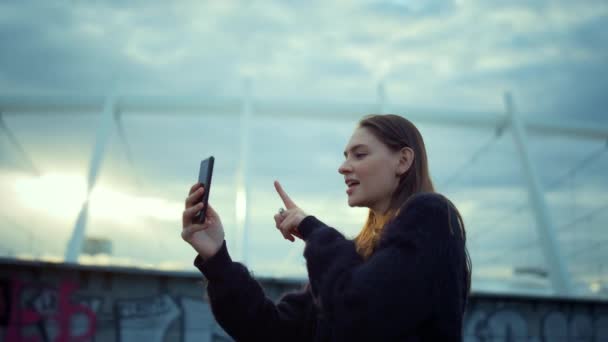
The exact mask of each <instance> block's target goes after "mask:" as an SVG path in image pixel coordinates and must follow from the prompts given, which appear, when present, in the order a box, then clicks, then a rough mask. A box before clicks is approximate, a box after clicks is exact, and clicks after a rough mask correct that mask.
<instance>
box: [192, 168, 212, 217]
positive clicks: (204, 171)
mask: <svg viewBox="0 0 608 342" xmlns="http://www.w3.org/2000/svg"><path fill="white" fill-rule="evenodd" d="M214 161H215V158H213V156H211V157H209V158H207V159H204V160H203V161H201V168H200V170H199V171H198V182H199V183H201V184H202V185H203V187H204V188H205V194H204V195H203V198H202V199H201V202H203V203H205V206H204V207H203V209H202V210H201V211H199V212H198V213H196V215H195V216H194V219H195V220H196V221H197V222H198V223H205V216H206V214H207V204H208V202H209V192H210V191H211V175H212V174H213V162H214Z"/></svg>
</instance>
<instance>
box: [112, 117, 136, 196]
mask: <svg viewBox="0 0 608 342" xmlns="http://www.w3.org/2000/svg"><path fill="white" fill-rule="evenodd" d="M114 122H115V123H116V132H117V133H118V139H119V141H120V143H121V145H122V148H123V150H124V152H125V157H126V159H127V163H128V164H129V167H130V168H131V172H132V173H133V181H134V182H135V186H137V188H138V189H139V190H141V189H142V183H141V178H140V177H139V173H138V172H137V168H136V167H135V162H134V159H133V153H132V151H131V145H130V144H129V140H128V139H127V134H126V132H125V129H124V126H123V121H122V115H121V112H120V111H119V110H117V111H115V112H114Z"/></svg>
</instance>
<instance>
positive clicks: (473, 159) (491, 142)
mask: <svg viewBox="0 0 608 342" xmlns="http://www.w3.org/2000/svg"><path fill="white" fill-rule="evenodd" d="M496 132H497V134H495V135H493V136H492V137H491V138H490V139H489V140H488V141H487V142H486V143H484V144H483V145H481V147H479V148H478V149H477V150H476V151H475V152H473V154H472V155H471V157H469V159H467V160H466V161H465V162H464V163H462V164H461V165H460V166H459V167H458V168H457V169H456V171H454V172H452V175H451V176H449V177H447V179H446V180H444V181H443V182H442V184H441V185H440V187H441V189H446V188H448V187H449V186H450V184H451V183H453V182H454V181H455V180H457V179H458V178H460V176H461V175H462V173H463V172H464V171H465V170H467V169H468V168H470V167H471V166H472V165H473V163H475V162H476V161H477V159H478V158H479V156H480V155H482V154H483V153H485V152H486V151H487V150H489V149H490V147H492V145H494V143H495V142H496V141H498V139H499V138H500V135H499V133H498V130H497V131H496Z"/></svg>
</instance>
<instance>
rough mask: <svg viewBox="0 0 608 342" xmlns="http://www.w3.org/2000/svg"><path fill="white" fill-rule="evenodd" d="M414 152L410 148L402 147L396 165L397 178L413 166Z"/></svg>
mask: <svg viewBox="0 0 608 342" xmlns="http://www.w3.org/2000/svg"><path fill="white" fill-rule="evenodd" d="M414 158H415V155H414V150H412V149H411V148H410V147H404V148H402V149H401V150H400V151H399V164H397V176H399V177H401V176H402V175H403V174H405V173H406V172H407V171H408V170H409V169H410V167H412V164H414Z"/></svg>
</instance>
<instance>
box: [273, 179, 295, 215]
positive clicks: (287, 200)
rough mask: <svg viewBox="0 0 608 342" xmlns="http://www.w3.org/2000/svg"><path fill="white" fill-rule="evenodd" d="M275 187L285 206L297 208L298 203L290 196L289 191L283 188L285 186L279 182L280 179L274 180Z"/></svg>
mask: <svg viewBox="0 0 608 342" xmlns="http://www.w3.org/2000/svg"><path fill="white" fill-rule="evenodd" d="M274 188H275V189H276V190H277V192H278V193H279V196H280V197H281V199H282V200H283V204H285V207H286V208H287V209H291V208H296V207H297V205H296V204H295V203H293V201H292V200H291V198H289V196H288V195H287V193H286V192H285V190H283V187H282V186H281V183H279V181H274Z"/></svg>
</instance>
